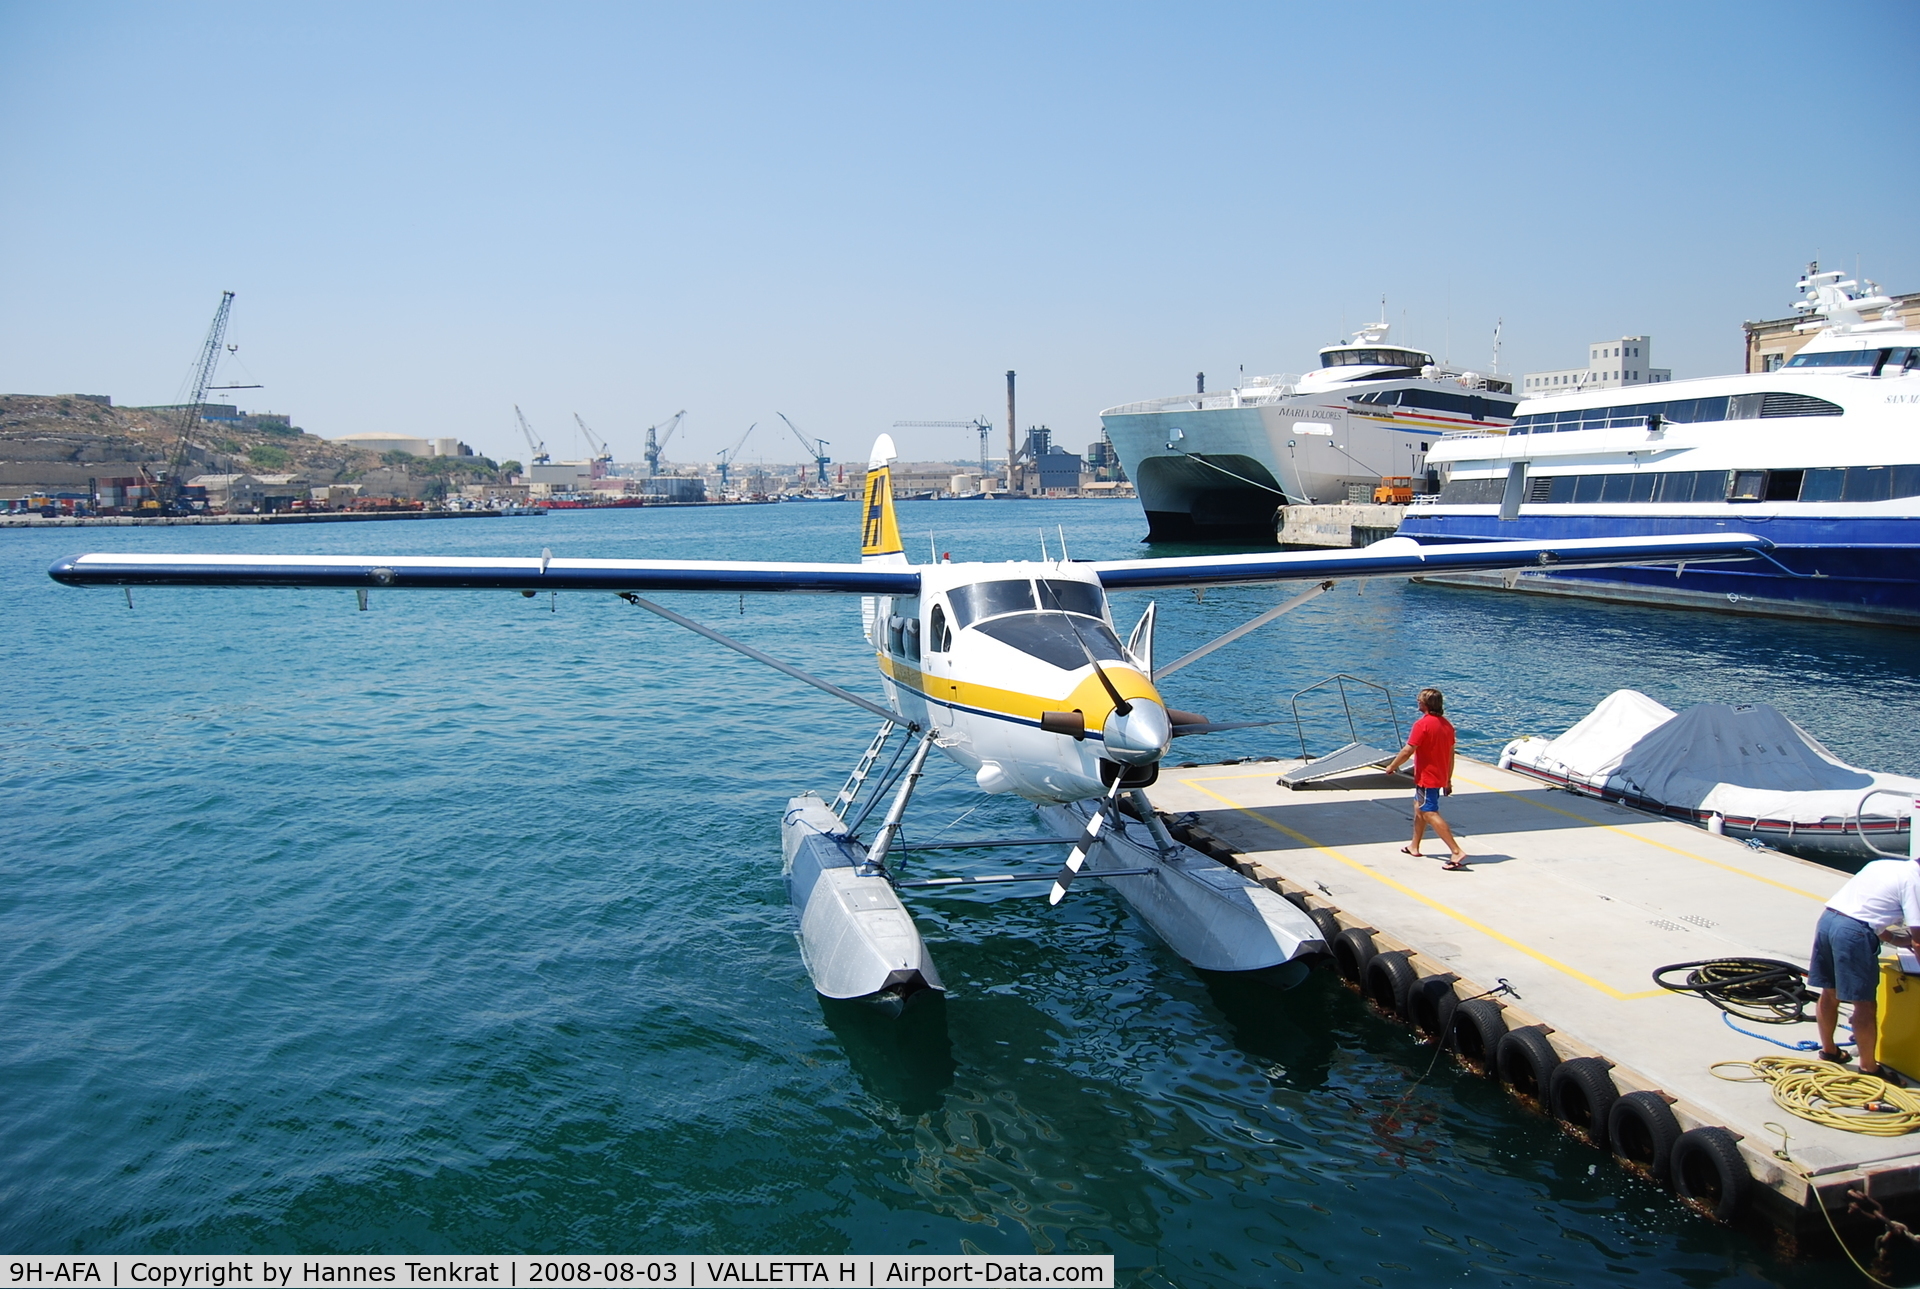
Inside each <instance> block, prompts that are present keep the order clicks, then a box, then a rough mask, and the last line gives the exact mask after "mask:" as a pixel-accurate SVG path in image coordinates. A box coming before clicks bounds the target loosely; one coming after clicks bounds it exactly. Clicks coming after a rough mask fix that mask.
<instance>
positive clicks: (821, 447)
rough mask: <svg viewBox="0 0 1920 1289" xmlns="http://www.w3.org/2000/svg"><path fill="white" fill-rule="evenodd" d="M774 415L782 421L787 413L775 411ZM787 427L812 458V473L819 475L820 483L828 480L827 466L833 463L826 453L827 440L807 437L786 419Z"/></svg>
mask: <svg viewBox="0 0 1920 1289" xmlns="http://www.w3.org/2000/svg"><path fill="white" fill-rule="evenodd" d="M774 415H775V416H777V417H779V418H780V419H781V420H783V421H787V414H786V413H785V412H775V413H774ZM787 428H788V429H790V430H792V431H793V437H794V438H796V439H799V440H800V446H801V447H802V448H805V449H806V452H807V455H808V456H810V457H812V458H813V469H814V473H815V474H816V475H817V476H818V477H819V481H820V482H821V483H827V482H829V480H828V479H827V467H828V466H830V465H832V464H833V458H832V457H830V456H828V455H827V441H826V440H825V439H811V440H810V439H808V438H807V436H806V435H804V434H802V433H801V432H800V427H799V426H797V425H795V424H794V423H793V422H792V421H787Z"/></svg>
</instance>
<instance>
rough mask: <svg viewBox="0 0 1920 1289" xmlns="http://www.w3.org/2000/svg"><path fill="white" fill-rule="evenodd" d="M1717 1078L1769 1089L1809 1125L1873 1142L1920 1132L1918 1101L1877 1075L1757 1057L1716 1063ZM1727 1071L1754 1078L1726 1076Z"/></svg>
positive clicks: (1779, 1103) (1822, 1064) (1819, 1063)
mask: <svg viewBox="0 0 1920 1289" xmlns="http://www.w3.org/2000/svg"><path fill="white" fill-rule="evenodd" d="M1707 1068H1708V1069H1709V1070H1711V1071H1712V1072H1713V1075H1714V1077H1716V1078H1721V1079H1727V1080H1729V1081H1730V1082H1734V1083H1757V1082H1764V1083H1766V1084H1767V1085H1768V1086H1769V1087H1770V1088H1771V1090H1772V1092H1773V1101H1774V1104H1775V1105H1777V1106H1779V1107H1780V1108H1781V1109H1782V1110H1785V1111H1786V1112H1787V1113H1788V1114H1792V1115H1798V1116H1799V1117H1800V1118H1802V1119H1805V1120H1807V1121H1809V1122H1810V1123H1818V1124H1824V1125H1826V1126H1827V1127H1829V1128H1839V1129H1841V1130H1842V1131H1844V1132H1864V1133H1866V1134H1868V1135H1869V1136H1874V1137H1898V1136H1900V1135H1902V1134H1903V1133H1909V1132H1913V1131H1915V1130H1916V1129H1920V1095H1916V1094H1914V1093H1913V1092H1910V1091H1908V1090H1907V1089H1906V1088H1897V1087H1895V1086H1893V1084H1891V1083H1889V1082H1887V1081H1886V1080H1885V1079H1883V1078H1881V1077H1880V1076H1879V1075H1876V1074H1862V1073H1860V1072H1859V1071H1858V1070H1849V1069H1847V1068H1845V1067H1844V1066H1840V1065H1836V1064H1834V1063H1833V1062H1831V1061H1809V1060H1805V1059H1803V1058H1801V1057H1798V1056H1757V1057H1755V1058H1754V1059H1753V1060H1751V1061H1716V1062H1715V1063H1714V1064H1713V1065H1711V1066H1709V1067H1707ZM1726 1068H1733V1069H1747V1070H1751V1071H1752V1074H1751V1075H1749V1076H1746V1077H1742V1076H1740V1075H1737V1074H1722V1073H1720V1071H1721V1070H1722V1069H1726Z"/></svg>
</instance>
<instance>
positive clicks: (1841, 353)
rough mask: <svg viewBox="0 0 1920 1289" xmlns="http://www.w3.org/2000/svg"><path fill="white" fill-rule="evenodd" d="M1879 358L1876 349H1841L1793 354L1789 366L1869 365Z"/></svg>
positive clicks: (1788, 362)
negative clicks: (1820, 352)
mask: <svg viewBox="0 0 1920 1289" xmlns="http://www.w3.org/2000/svg"><path fill="white" fill-rule="evenodd" d="M1879 360H1880V351H1879V350H1877V349H1843V350H1837V351H1831V352H1828V353H1824V354H1795V355H1794V356H1793V357H1791V358H1789V359H1787V366H1789V367H1871V366H1873V365H1874V363H1876V362H1878V361H1879Z"/></svg>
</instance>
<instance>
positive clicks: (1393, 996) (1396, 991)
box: [1361, 949, 1420, 1020]
mask: <svg viewBox="0 0 1920 1289" xmlns="http://www.w3.org/2000/svg"><path fill="white" fill-rule="evenodd" d="M1410 956H1411V955H1410V954H1408V953H1407V951H1406V950H1404V949H1396V950H1394V951H1393V952H1391V953H1376V954H1374V955H1373V958H1372V960H1371V961H1369V962H1368V963H1367V971H1366V976H1365V977H1364V982H1363V983H1364V987H1363V988H1362V989H1361V992H1362V993H1364V994H1365V995H1366V996H1367V1001H1368V1002H1370V1003H1372V1004H1373V1005H1374V1006H1375V1007H1376V1008H1378V1009H1379V1011H1380V1012H1381V1014H1382V1015H1386V1016H1391V1017H1393V1019H1395V1020H1410V1019H1412V1017H1411V1015H1410V1010H1411V1009H1410V1005H1409V1003H1408V996H1409V995H1410V994H1411V993H1412V992H1413V987H1414V985H1415V984H1417V983H1418V982H1419V980H1420V973H1419V972H1417V971H1415V970H1414V969H1413V964H1412V963H1411V962H1408V961H1407V959H1408V957H1410Z"/></svg>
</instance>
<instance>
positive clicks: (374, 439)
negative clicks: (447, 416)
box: [331, 434, 467, 457]
mask: <svg viewBox="0 0 1920 1289" xmlns="http://www.w3.org/2000/svg"><path fill="white" fill-rule="evenodd" d="M331 442H334V443H339V444H343V445H345V446H346V447H350V448H359V449H361V450H362V451H366V452H405V453H406V454H407V455H409V456H416V457H457V456H466V455H467V453H465V452H462V451H461V450H460V440H459V439H415V438H409V437H408V436H406V435H404V434H349V435H347V436H346V437H344V438H338V439H333V440H331Z"/></svg>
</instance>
